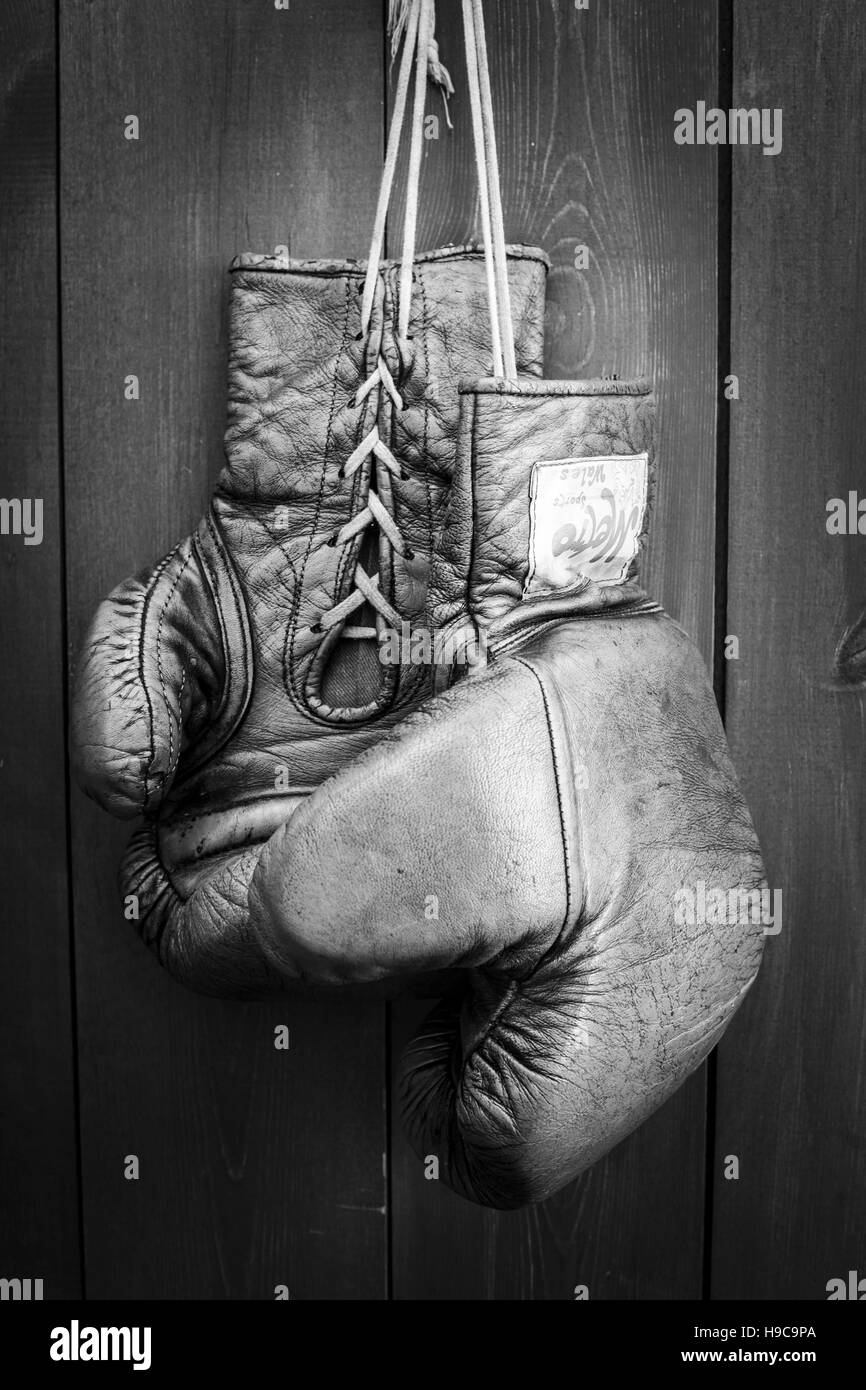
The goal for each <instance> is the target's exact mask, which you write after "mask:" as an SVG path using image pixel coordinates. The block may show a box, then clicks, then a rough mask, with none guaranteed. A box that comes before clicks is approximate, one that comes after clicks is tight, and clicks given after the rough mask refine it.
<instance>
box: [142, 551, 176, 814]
mask: <svg viewBox="0 0 866 1390" xmlns="http://www.w3.org/2000/svg"><path fill="white" fill-rule="evenodd" d="M182 545H183V542H182V541H181V543H180V545H176V546H175V548H174V550H172V551H170V552H169V554H168V555H166V557H165V559H164V560H162V561H160V563H159V564H158V565H157V567H156V569H155V570H154V571H153V574H152V575H151V576H150V579H149V581H148V584H147V588H146V589H145V591H144V593H143V595H142V597H141V612H140V614H139V622H138V680H139V684H140V685H141V690H142V694H143V695H144V699H145V703H146V705H147V716H148V734H147V737H148V751H149V755H150V756H149V757H148V760H147V763H146V765H145V767H144V769H143V772H144V808H143V809H145V808H146V807H147V803H148V801H149V800H150V790H149V787H148V782H149V778H150V769H151V768H152V766H153V764H154V761H155V759H156V738H155V734H154V724H155V720H154V713H153V702H152V701H151V698H150V691H149V690H148V688H147V678H146V676H145V671H144V630H145V628H146V626H147V613H148V609H149V608H150V605H151V602H152V600H153V596H154V594H155V592H156V588H157V585H158V584H159V581H160V579H161V578H162V576H163V575H164V574H165V571H166V570H167V569H168V567H169V566H170V564H171V562H172V560H173V559H174V558H175V556H176V555H177V554H178V553H179V551H180V549H181V546H182Z"/></svg>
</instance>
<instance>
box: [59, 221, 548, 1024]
mask: <svg viewBox="0 0 866 1390" xmlns="http://www.w3.org/2000/svg"><path fill="white" fill-rule="evenodd" d="M546 267H547V260H546V257H545V256H544V255H543V253H542V252H539V251H535V250H532V249H529V248H524V247H512V248H509V279H510V284H511V294H512V299H513V302H514V306H515V320H516V324H517V327H518V333H517V353H518V362H519V367H520V370H521V372H522V373H526V374H536V375H537V374H539V373H540V371H541V359H542V347H543V323H544V282H545V276H546ZM365 272H366V265H365V264H364V263H363V262H357V261H331V262H322V261H314V262H299V261H288V260H280V259H278V258H273V257H255V256H242V257H239V258H238V259H237V260H236V262H235V263H234V266H233V270H232V304H231V327H230V358H229V382H228V395H229V407H228V426H227V431H226V458H225V466H224V468H223V470H222V473H221V475H220V477H219V480H218V483H217V487H216V492H215V496H214V499H213V504H212V508H211V510H210V512H209V514H208V516H206V517H205V518H204V520H203V521H202V523H201V525H200V527H199V528H198V531H197V532H196V534H195V536H193V537H191V538H190V539H188V540H187V541H184V542H183V544H182V545H181V546H179V547H178V548H177V550H175V551H174V552H173V553H172V554H171V555H170V556H169V557H167V559H166V560H164V561H163V562H162V563H161V564H160V565H159V566H157V568H156V569H155V570H154V571H153V572H152V574H150V575H143V576H140V577H139V578H137V579H134V580H129V581H127V582H126V583H125V584H123V585H121V586H120V587H119V588H118V589H117V590H115V592H114V593H113V594H112V595H111V596H110V598H109V599H108V600H107V601H106V602H105V603H104V604H103V605H102V606H101V608H100V610H99V612H98V613H97V616H96V618H95V621H94V623H93V625H92V627H91V630H90V633H89V635H88V637H87V640H86V643H85V647H84V651H83V654H82V657H81V660H80V662H79V666H78V671H77V680H76V696H75V701H74V712H73V730H72V733H73V757H74V766H75V770H76V773H77V776H78V779H79V781H80V782H81V784H82V786H83V787H84V789H85V790H86V791H88V792H89V793H90V794H91V795H92V796H94V797H95V799H96V800H97V801H99V802H100V804H102V805H103V806H105V807H106V809H108V810H110V811H112V812H114V813H115V814H118V815H122V816H134V815H137V814H140V813H143V814H144V816H145V821H144V824H143V827H142V828H141V829H140V830H139V831H138V832H137V833H136V834H135V836H134V837H133V839H132V841H131V844H130V847H129V851H128V853H127V856H126V859H125V862H124V866H123V870H122V883H123V892H124V894H125V895H130V894H134V895H136V897H137V898H138V911H139V916H138V921H137V925H138V928H139V930H140V932H141V935H142V937H143V938H144V940H145V941H146V942H147V944H148V945H149V946H151V947H152V948H153V949H154V950H155V951H156V952H157V954H158V956H159V958H160V960H161V961H162V963H163V964H164V965H165V966H166V967H167V968H168V969H169V970H170V971H171V972H172V973H173V974H174V975H175V976H176V977H177V978H178V979H180V980H181V981H182V982H184V983H185V984H187V985H189V986H191V987H192V988H195V989H197V990H201V991H204V992H207V993H216V994H226V995H231V996H235V997H258V996H266V995H270V994H274V993H280V992H282V991H284V990H285V988H286V987H287V982H286V980H285V979H284V978H282V977H281V976H280V974H279V973H278V972H277V971H275V970H274V969H273V967H272V965H271V964H270V963H269V962H268V960H267V959H266V957H265V956H264V955H263V954H262V951H261V949H260V946H259V943H258V941H257V938H256V936H255V935H254V934H253V932H252V931H251V927H250V922H249V910H248V900H247V892H248V885H249V882H250V879H251V876H252V874H253V872H254V870H255V866H256V863H257V861H258V856H259V854H260V851H261V847H262V845H263V844H264V843H265V842H266V841H267V839H268V837H269V836H270V835H272V834H273V832H274V831H275V830H276V829H277V827H278V826H279V825H280V824H281V823H282V822H283V821H284V820H285V819H286V818H287V817H288V816H290V815H291V814H292V813H293V812H294V811H295V809H296V808H297V806H298V805H300V804H301V803H302V802H303V800H304V799H305V798H306V797H307V795H308V794H309V793H310V791H311V790H312V789H313V788H315V787H316V786H318V785H319V783H321V782H322V781H324V780H325V779H326V778H328V777H329V776H331V775H332V774H333V773H335V772H336V771H338V770H339V769H340V768H341V767H342V766H344V764H345V763H346V762H347V761H349V760H350V759H351V758H352V757H354V756H355V755H356V754H357V753H359V752H361V751H363V750H364V749H365V748H367V747H369V746H370V745H371V744H373V743H374V742H375V741H376V740H378V739H379V738H380V737H381V735H382V733H383V731H384V730H386V729H388V728H389V727H391V726H392V725H393V724H395V723H396V722H397V721H399V720H400V719H402V718H404V717H405V715H406V713H407V712H408V711H409V710H411V709H412V708H414V707H415V706H416V705H417V704H418V703H420V702H421V700H422V699H423V698H424V697H425V695H426V694H427V693H429V673H427V672H425V671H423V670H420V671H419V670H418V669H415V668H410V667H402V668H401V667H399V666H387V665H382V664H380V663H379V661H378V660H377V657H376V654H375V650H373V651H372V654H371V651H370V644H369V643H364V644H360V643H357V642H354V643H352V642H350V641H349V640H348V639H343V638H342V636H341V628H336V629H332V630H331V632H330V633H329V634H326V633H323V632H317V631H316V630H315V627H316V621H317V619H318V618H319V616H320V615H321V614H322V612H324V611H326V610H327V609H329V608H330V607H332V606H334V605H336V604H337V603H338V602H339V601H340V600H341V599H342V598H344V597H345V596H346V594H347V593H349V592H350V591H351V588H352V583H353V572H354V569H355V566H356V564H357V563H358V561H359V559H361V558H364V563H365V564H366V565H367V566H368V567H369V568H372V569H374V570H375V569H378V572H379V575H380V582H381V587H382V590H383V592H385V594H386V596H387V598H388V600H389V601H390V602H391V604H392V605H393V606H394V607H395V608H396V609H397V611H398V612H399V613H400V614H401V615H403V616H404V617H405V618H406V620H407V621H410V622H412V621H417V620H418V619H419V618H422V617H423V615H424V611H425V605H426V595H427V587H428V582H429V573H430V568H431V564H432V556H433V553H434V548H435V543H436V537H437V534H438V531H439V530H440V528H441V525H442V521H443V518H444V515H445V509H446V504H447V499H448V494H449V489H450V483H451V476H452V473H453V467H454V456H455V451H456V438H457V429H458V416H459V405H458V397H457V384H458V381H459V379H460V378H461V377H462V376H464V375H465V374H466V373H467V372H473V373H476V372H477V371H478V370H479V369H481V370H484V371H489V370H491V367H492V358H491V349H490V341H489V328H488V326H487V319H488V316H487V310H486V304H487V298H486V293H487V292H486V277H485V268H484V258H483V254H481V253H480V252H479V251H478V250H477V249H475V248H472V247H447V248H444V249H443V250H441V251H437V252H432V253H430V254H429V255H425V256H421V257H419V258H418V260H417V261H416V263H415V266H414V287H413V301H412V317H411V320H410V330H409V339H408V341H406V342H402V343H401V342H398V340H397V335H396V323H397V312H398V305H397V283H398V267H397V265H396V264H395V263H394V262H390V261H389V262H383V263H382V265H381V267H380V274H379V277H378V281H377V284H376V294H375V298H374V304H373V315H372V320H371V323H370V328H369V331H368V333H367V334H366V336H365V337H364V338H362V337H361V336H360V308H361V305H360V300H361V290H362V286H363V281H364V276H365ZM380 354H381V355H382V356H383V357H384V359H385V360H386V362H387V364H388V367H389V369H390V371H391V373H392V375H393V378H394V380H395V382H396V384H397V387H398V389H399V391H400V392H401V394H402V398H403V409H402V410H401V411H399V412H397V411H396V410H395V409H394V408H393V405H392V402H391V400H390V397H389V396H388V395H387V393H386V392H384V391H374V392H373V393H372V394H371V395H370V396H368V397H367V399H366V401H365V402H364V403H363V404H362V405H356V404H355V403H354V397H355V393H356V392H357V391H358V388H359V387H360V386H361V385H363V383H364V382H365V381H366V380H367V377H368V375H369V373H370V372H371V371H372V370H373V369H374V368H375V366H376V363H377V361H378V358H379V355H380ZM373 423H375V424H376V425H377V427H378V430H379V433H380V436H381V437H382V438H383V439H384V440H385V441H386V442H387V444H388V446H389V448H390V449H391V450H392V452H393V453H394V455H395V456H396V457H397V459H398V460H399V462H400V465H401V470H402V476H401V477H400V478H399V479H397V478H395V479H390V480H389V479H387V478H386V479H384V480H383V479H382V478H381V475H380V481H379V494H380V497H381V499H382V501H383V504H384V505H385V507H386V509H387V510H388V511H389V512H390V513H391V515H392V516H393V517H394V519H395V521H396V523H397V525H398V527H399V529H400V532H401V534H402V536H403V538H404V540H405V541H406V542H407V543H408V545H409V547H410V549H411V552H412V554H411V558H408V559H406V560H403V559H401V557H400V556H399V554H397V553H395V552H394V551H393V550H392V549H391V547H390V545H389V544H388V543H387V541H384V540H382V539H381V538H380V539H379V541H378V542H377V541H376V540H375V535H376V533H375V528H373V536H374V540H373V542H367V541H365V540H364V538H363V536H362V537H361V538H359V539H357V540H355V541H352V542H349V543H346V544H344V545H339V546H337V545H334V544H330V543H329V542H332V541H333V538H334V536H335V534H336V532H337V531H338V530H339V528H340V527H341V526H342V525H343V524H344V523H346V522H348V521H349V520H350V519H351V518H352V517H353V516H355V515H356V514H357V513H358V512H359V511H360V510H362V509H363V507H364V506H365V500H366V496H367V493H368V491H369V488H370V477H371V468H370V463H369V461H368V462H367V463H366V464H364V465H363V466H362V468H361V469H360V470H359V471H358V472H357V473H355V474H354V476H353V477H351V478H349V479H346V478H344V477H343V476H342V473H341V469H342V466H343V465H344V464H345V462H346V460H347V458H348V457H349V455H350V454H351V452H352V451H353V449H354V448H355V447H356V445H357V444H358V443H359V442H360V441H361V440H362V439H363V438H364V436H365V435H366V434H367V432H368V431H369V429H370V428H371V425H372V424H373ZM368 534H369V533H368ZM371 544H372V545H373V546H376V548H377V554H374V555H373V563H372V564H371V560H370V547H371ZM365 546H366V549H365V548H364V547H365ZM354 621H357V618H356V619H354ZM362 646H363V647H364V648H365V649H366V651H363V650H361V648H362ZM337 697H339V698H337Z"/></svg>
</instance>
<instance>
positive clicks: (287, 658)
mask: <svg viewBox="0 0 866 1390" xmlns="http://www.w3.org/2000/svg"><path fill="white" fill-rule="evenodd" d="M345 296H346V311H345V315H344V318H343V337H342V341H341V343H340V351H339V354H338V356H337V360H336V362H335V363H334V388H333V390H332V392H331V408H330V410H329V412H328V428H327V432H326V434H325V448H324V450H323V452H322V470H321V473H320V475H319V493H318V496H317V498H316V510H315V512H314V514H313V520H312V523H311V525H310V529H309V533H308V537H307V548H306V550H305V551H304V555H303V559H302V561H301V564H300V568H299V577H298V582H297V584H296V587H295V593H294V595H293V600H292V606H291V609H290V611H289V627H288V632H287V633H286V640H285V643H284V644H283V685H284V686H285V688H286V691H287V693H288V694H289V695H290V696H291V698H292V699H293V701H294V703H295V705H296V706H297V707H298V708H299V709H303V708H304V700H303V695H302V692H301V691H300V690H299V689H298V688H297V685H296V683H295V677H294V666H295V637H296V635H297V617H298V610H299V608H300V606H301V597H302V594H303V580H304V572H305V570H306V567H307V562H308V561H309V558H310V551H311V550H312V548H313V537H314V536H315V534H316V529H317V527H318V524H319V515H320V513H321V510H322V500H323V498H324V495H325V478H326V475H327V469H328V456H329V454H330V449H331V441H332V439H333V432H334V418H335V416H336V413H337V387H338V384H339V383H338V377H339V369H340V361H341V359H342V357H343V354H344V353H345V351H346V348H347V345H348V342H349V311H350V307H351V294H350V286H349V279H348V276H347V277H346V279H345ZM364 413H366V412H362V414H364Z"/></svg>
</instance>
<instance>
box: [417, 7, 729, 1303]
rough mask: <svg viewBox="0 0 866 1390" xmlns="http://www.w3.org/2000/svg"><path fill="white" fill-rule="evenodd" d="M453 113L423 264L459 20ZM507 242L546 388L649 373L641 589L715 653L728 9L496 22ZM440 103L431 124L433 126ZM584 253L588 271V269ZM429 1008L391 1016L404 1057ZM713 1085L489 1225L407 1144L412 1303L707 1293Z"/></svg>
mask: <svg viewBox="0 0 866 1390" xmlns="http://www.w3.org/2000/svg"><path fill="white" fill-rule="evenodd" d="M436 8H437V16H438V37H439V44H440V51H441V55H442V58H443V60H444V62H445V63H446V64H447V65H448V66H449V67H450V68H451V71H452V74H453V76H454V80H455V84H456V86H457V88H458V91H457V94H456V96H455V97H454V99H453V102H452V113H453V120H454V124H455V130H454V132H453V133H452V132H449V131H447V129H446V128H445V126H444V124H441V127H440V138H439V140H438V141H437V140H429V141H428V143H427V145H426V151H425V153H426V158H425V165H424V172H423V183H422V216H421V219H420V224H419V231H420V236H421V244H422V245H426V246H432V245H435V244H440V243H444V242H447V241H460V240H463V239H464V238H466V237H467V236H470V235H472V234H476V235H478V234H480V233H479V226H480V223H479V220H478V217H477V211H476V206H475V203H474V189H473V183H472V181H473V178H474V172H473V171H474V164H473V161H472V154H471V149H472V147H471V130H470V118H469V106H468V98H467V95H466V78H465V72H464V64H463V62H462V56H461V55H462V37H461V30H460V24H459V4H458V3H457V0H440V3H439V4H438V5H437V7H436ZM486 8H487V30H488V42H489V46H490V60H491V66H492V70H493V71H492V75H493V84H494V101H495V104H496V112H497V133H498V139H499V146H500V157H501V162H502V177H503V200H504V206H505V219H506V234H507V235H508V237H509V239H510V240H514V241H525V242H530V243H540V244H541V245H542V246H544V248H545V249H546V250H547V251H548V253H549V254H550V255H551V257H552V259H553V262H554V268H553V271H552V274H551V277H550V284H549V310H548V324H547V365H546V374H547V375H548V376H562V377H579V376H584V377H586V376H592V375H606V374H610V373H612V372H616V373H618V374H619V375H620V376H621V377H627V376H632V375H636V374H642V373H648V374H649V375H651V376H652V378H653V379H654V381H655V384H656V387H657V390H658V397H659V428H660V440H661V462H660V481H659V496H658V505H657V509H656V512H655V518H654V529H653V536H654V539H653V542H652V547H651V553H650V558H649V563H648V565H647V566H646V567H645V578H646V582H647V584H648V587H649V588H650V589H651V590H652V591H653V592H654V593H655V595H656V596H657V597H658V598H659V599H660V600H661V601H662V602H663V603H664V604H665V605H666V606H667V607H668V609H669V610H670V611H671V612H672V613H673V614H674V616H675V617H677V618H678V619H680V620H681V621H682V622H683V623H684V624H685V625H686V626H687V627H688V628H689V629H690V630H691V631H692V632H693V633H694V635H695V637H696V639H697V640H698V642H699V644H700V646H701V649H702V651H703V652H704V654H705V656H706V658H707V660H708V661H709V659H710V657H711V653H712V642H713V630H712V622H713V602H714V532H715V432H716V401H717V394H718V393H717V376H716V269H715V266H716V236H717V225H716V207H717V196H716V188H717V164H716V161H715V157H714V151H712V150H708V149H707V148H706V147H704V148H684V147H681V146H678V145H676V144H675V143H674V139H673V130H674V121H673V114H674V111H675V110H676V109H677V108H678V107H680V106H683V105H687V104H690V103H692V102H693V101H694V100H695V95H696V94H698V95H699V94H701V93H706V94H712V93H714V91H715V89H716V82H717V30H718V13H717V5H716V0H699V2H698V3H696V0H666V3H665V4H663V5H651V6H650V5H645V4H637V3H631V4H617V5H602V4H593V5H591V6H590V8H589V9H588V10H585V11H583V10H580V11H579V10H577V9H576V8H575V6H574V5H573V4H572V3H571V0H531V2H528V3H524V4H521V5H510V6H505V5H502V6H499V7H496V6H488V7H486ZM438 101H439V98H438V96H437V95H431V97H430V99H429V106H428V109H429V110H430V112H431V113H434V112H436V111H437V110H440V109H441V108H440V107H439V106H438V105H437V103H438ZM582 245H585V246H587V247H588V248H589V252H590V257H589V266H590V268H589V269H588V270H587V271H585V272H584V271H579V270H577V269H575V251H576V249H577V247H579V246H582ZM418 1013H419V1010H418V1008H417V1006H416V1005H414V1004H413V1005H400V1006H398V1007H396V1008H395V1022H394V1034H395V1040H396V1041H399V1040H400V1039H401V1038H402V1037H404V1036H405V1035H406V1034H407V1032H408V1031H409V1030H410V1029H411V1027H412V1026H413V1023H414V1020H415V1019H416V1018H417V1016H418ZM704 1097H705V1085H704V1077H703V1072H701V1073H700V1074H699V1075H698V1076H697V1077H696V1078H694V1079H693V1080H692V1081H691V1082H690V1083H689V1084H688V1085H687V1086H686V1087H685V1088H684V1089H683V1090H682V1091H680V1093H679V1094H678V1095H677V1096H676V1097H675V1098H674V1099H673V1100H672V1101H671V1102H670V1103H669V1104H668V1105H667V1106H666V1107H665V1108H664V1109H663V1110H662V1111H661V1112H659V1113H658V1114H657V1115H656V1116H655V1117H654V1118H653V1119H652V1120H651V1121H650V1122H649V1123H648V1124H647V1125H645V1126H644V1127H643V1128H642V1129H641V1130H640V1131H639V1132H638V1133H637V1134H636V1135H634V1136H633V1137H632V1138H631V1139H629V1140H628V1141H627V1142H626V1143H625V1144H623V1145H622V1146H621V1147H620V1148H619V1149H618V1150H617V1151H616V1152H615V1153H614V1154H613V1155H611V1156H610V1158H609V1159H608V1160H607V1161H605V1162H603V1163H601V1164H599V1165H598V1166H597V1167H596V1168H595V1169H594V1170H593V1171H592V1172H591V1173H589V1174H587V1175H585V1177H584V1178H582V1179H581V1180H579V1181H578V1182H577V1183H576V1184H575V1185H574V1186H573V1187H572V1188H571V1189H570V1190H568V1191H567V1192H565V1193H563V1194H562V1195H561V1196H560V1197H558V1198H556V1199H555V1200H554V1201H551V1202H548V1203H547V1204H545V1206H544V1207H543V1208H539V1209H535V1210H529V1211H526V1212H523V1213H517V1214H509V1215H501V1214H494V1213H488V1212H483V1211H481V1210H480V1209H476V1208H473V1207H471V1206H470V1205H468V1204H467V1203H465V1202H462V1201H461V1200H459V1199H458V1198H455V1197H452V1196H450V1195H449V1194H448V1193H447V1192H445V1191H444V1190H440V1189H439V1188H438V1185H437V1184H436V1183H435V1182H428V1181H426V1180H425V1178H424V1174H423V1168H422V1165H421V1164H419V1163H418V1161H417V1159H415V1157H414V1155H412V1154H411V1153H410V1152H409V1151H408V1148H407V1147H406V1145H405V1144H404V1141H403V1140H402V1137H401V1136H400V1135H399V1133H398V1134H397V1135H396V1138H395V1171H394V1189H393V1191H394V1230H395V1256H394V1258H395V1266H394V1291H395V1296H396V1297H398V1298H453V1297H460V1298H467V1299H468V1298H541V1299H557V1298H565V1299H567V1298H571V1297H572V1296H573V1289H574V1286H575V1285H576V1284H578V1283H581V1284H587V1285H588V1286H589V1290H590V1297H591V1298H692V1297H697V1296H699V1295H700V1290H701V1259H702V1223H703V1176H704V1147H703V1145H704V1103H705V1101H704Z"/></svg>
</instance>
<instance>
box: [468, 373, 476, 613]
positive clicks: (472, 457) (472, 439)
mask: <svg viewBox="0 0 866 1390" xmlns="http://www.w3.org/2000/svg"><path fill="white" fill-rule="evenodd" d="M477 442H478V397H477V396H475V395H473V397H472V423H471V425H470V427H469V488H470V500H471V508H472V531H471V535H470V538H469V564H468V566H467V570H466V616H467V617H468V618H471V619H472V622H473V623H474V622H475V614H474V613H473V611H472V575H473V573H474V571H475V537H476V535H477V534H478V516H477V510H476V500H477V489H476V486H475V472H476V463H477V452H476V446H477Z"/></svg>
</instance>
